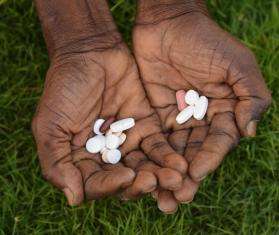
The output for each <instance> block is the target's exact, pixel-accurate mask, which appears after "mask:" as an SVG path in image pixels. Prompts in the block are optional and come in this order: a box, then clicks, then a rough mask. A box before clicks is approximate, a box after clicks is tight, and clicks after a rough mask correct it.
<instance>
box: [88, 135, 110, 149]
mask: <svg viewBox="0 0 279 235" xmlns="http://www.w3.org/2000/svg"><path fill="white" fill-rule="evenodd" d="M105 144H106V138H105V137H104V136H103V135H96V136H94V137H92V138H90V139H88V140H87V142H86V145H85V148H86V150H87V151H88V152H89V153H98V152H100V151H101V150H102V149H103V148H104V147H105Z"/></svg>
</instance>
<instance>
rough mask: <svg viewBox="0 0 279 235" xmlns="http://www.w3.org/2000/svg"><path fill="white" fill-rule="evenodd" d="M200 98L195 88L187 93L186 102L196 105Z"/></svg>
mask: <svg viewBox="0 0 279 235" xmlns="http://www.w3.org/2000/svg"><path fill="white" fill-rule="evenodd" d="M198 99H199V93H198V92H196V91H194V90H189V91H187V92H186V94H185V102H186V104H189V105H194V104H195V103H196V102H197V101H198Z"/></svg>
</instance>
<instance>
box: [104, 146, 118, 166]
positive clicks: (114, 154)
mask: <svg viewBox="0 0 279 235" xmlns="http://www.w3.org/2000/svg"><path fill="white" fill-rule="evenodd" d="M105 155H106V160H107V162H108V163H111V164H116V163H118V162H119V161H120V159H121V152H120V151H119V150H118V149H111V150H109V151H107V152H106V154H105Z"/></svg>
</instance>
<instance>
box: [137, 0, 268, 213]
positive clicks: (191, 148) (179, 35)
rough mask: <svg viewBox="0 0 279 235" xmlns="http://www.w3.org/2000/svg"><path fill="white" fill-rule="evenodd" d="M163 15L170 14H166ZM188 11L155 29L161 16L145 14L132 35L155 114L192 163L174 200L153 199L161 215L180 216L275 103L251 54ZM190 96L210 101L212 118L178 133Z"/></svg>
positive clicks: (201, 13)
mask: <svg viewBox="0 0 279 235" xmlns="http://www.w3.org/2000/svg"><path fill="white" fill-rule="evenodd" d="M147 5H148V4H147ZM155 5H156V3H155ZM158 7H160V6H158ZM154 9H156V10H157V11H156V12H160V10H159V9H157V8H155V7H153V8H152V10H154ZM173 9H175V7H173ZM165 10H166V11H162V12H163V13H164V14H167V13H166V12H167V11H169V9H165ZM179 10H180V11H181V9H179ZM191 10H192V12H191V11H189V12H186V13H185V14H179V15H177V16H175V15H173V16H172V17H170V18H165V19H164V18H161V19H160V20H158V21H156V17H157V16H158V15H160V14H157V15H156V14H154V15H152V14H150V15H148V9H146V10H144V9H140V11H141V12H140V13H139V14H138V19H137V24H136V26H135V28H134V35H133V42H134V44H133V45H134V53H135V57H136V60H137V63H138V66H139V69H140V74H141V77H142V80H143V84H144V87H145V89H146V91H147V94H148V98H149V100H150V103H151V106H152V107H153V108H155V110H156V112H157V113H158V115H159V117H160V120H161V124H162V127H163V130H164V131H165V132H167V133H168V141H169V143H170V144H171V145H172V146H173V147H174V148H175V149H176V150H177V152H178V153H180V154H183V153H184V155H185V158H186V159H187V161H188V162H189V171H188V174H189V176H188V177H186V178H185V180H184V187H182V189H180V190H178V191H176V192H175V193H174V197H173V196H172V195H171V194H170V193H169V192H168V193H167V192H165V191H161V193H155V195H156V196H158V200H159V207H161V209H162V210H163V211H164V210H165V208H168V207H173V209H175V204H176V200H177V201H179V202H189V201H191V200H192V199H193V197H194V194H195V192H196V190H197V188H198V184H199V183H198V182H200V181H201V180H202V179H203V178H204V177H206V175H208V174H209V173H210V172H212V171H214V170H215V169H216V168H217V167H218V166H219V165H220V163H221V161H222V160H223V158H224V156H225V155H226V154H227V153H228V152H229V151H230V150H231V149H232V148H233V147H234V146H236V145H237V143H238V141H239V138H240V135H242V136H254V135H255V133H256V123H257V121H258V120H259V118H260V115H261V113H262V112H263V111H264V110H265V109H266V108H267V107H268V105H269V104H270V101H271V97H270V93H269V91H268V89H267V87H266V85H265V83H264V80H263V78H262V75H261V72H260V70H259V68H258V66H257V63H256V60H255V58H254V56H253V54H252V52H251V51H250V50H249V49H247V48H246V47H245V46H244V45H243V44H241V43H240V42H239V41H237V40H236V39H234V38H233V37H232V36H231V35H229V34H228V33H227V32H225V31H224V30H222V29H221V28H220V27H218V25H217V24H216V23H215V22H213V21H212V20H211V19H210V18H209V16H208V15H207V14H205V13H204V9H191ZM146 15H148V17H146ZM154 18H155V21H151V22H149V21H148V20H150V19H154ZM189 89H194V90H196V91H198V92H199V94H200V95H205V96H206V97H208V98H209V107H208V111H207V117H206V118H205V119H204V120H200V121H198V120H195V119H194V118H191V119H190V120H189V121H187V122H186V123H184V124H182V125H178V124H177V123H176V116H177V114H178V113H179V111H178V109H177V104H176V98H175V92H176V91H177V90H185V91H187V90H189ZM160 195H161V196H160ZM166 198H168V200H166ZM168 211H170V209H169V208H168Z"/></svg>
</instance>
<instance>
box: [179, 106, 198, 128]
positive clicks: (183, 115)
mask: <svg viewBox="0 0 279 235" xmlns="http://www.w3.org/2000/svg"><path fill="white" fill-rule="evenodd" d="M193 113H194V107H193V106H188V107H186V108H185V109H183V110H182V111H181V112H180V113H179V114H178V115H177V116H176V122H177V123H178V124H182V123H184V122H187V121H188V120H189V119H190V118H191V117H192V116H193Z"/></svg>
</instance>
